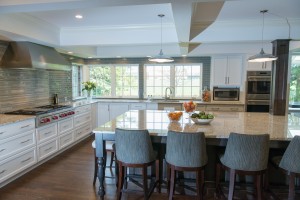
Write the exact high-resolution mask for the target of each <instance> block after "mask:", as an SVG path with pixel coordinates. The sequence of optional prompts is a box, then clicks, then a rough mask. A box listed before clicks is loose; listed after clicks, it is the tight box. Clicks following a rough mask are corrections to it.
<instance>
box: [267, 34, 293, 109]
mask: <svg viewBox="0 0 300 200" xmlns="http://www.w3.org/2000/svg"><path fill="white" fill-rule="evenodd" d="M272 43H273V55H274V56H277V57H278V59H277V60H276V61H273V65H272V85H271V102H270V103H271V104H270V114H273V115H285V114H286V103H287V101H288V97H287V87H288V85H287V84H288V67H289V66H288V61H289V43H290V40H289V39H288V40H274V41H273V42H272Z"/></svg>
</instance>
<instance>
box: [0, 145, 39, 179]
mask: <svg viewBox="0 0 300 200" xmlns="http://www.w3.org/2000/svg"><path fill="white" fill-rule="evenodd" d="M36 162H37V158H36V148H35V147H32V148H30V149H27V150H25V151H22V152H21V153H19V154H16V155H14V156H11V157H9V158H7V159H4V160H2V161H1V162H0V182H2V181H4V180H6V179H8V178H10V177H12V176H14V175H16V174H18V173H20V172H22V171H23V170H25V169H27V168H28V167H30V166H32V165H34V164H35V163H36Z"/></svg>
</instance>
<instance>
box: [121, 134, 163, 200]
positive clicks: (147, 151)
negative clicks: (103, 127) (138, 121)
mask: <svg viewBox="0 0 300 200" xmlns="http://www.w3.org/2000/svg"><path fill="white" fill-rule="evenodd" d="M115 138H116V143H115V145H116V157H117V163H118V166H119V179H118V191H117V199H118V200H120V199H121V197H122V192H123V191H122V189H123V185H124V177H125V168H127V167H132V168H142V174H143V190H144V191H143V192H144V199H145V200H146V199H149V198H150V196H151V194H152V192H153V190H154V188H155V187H156V186H157V185H158V191H159V192H160V183H159V160H158V159H157V160H156V156H157V153H156V152H155V151H153V147H152V143H151V139H150V135H149V132H148V130H125V129H118V128H117V129H116V131H115ZM154 163H155V169H156V170H155V171H156V172H155V182H154V183H153V184H152V186H151V187H150V189H149V190H148V182H147V167H148V166H151V165H153V164H154Z"/></svg>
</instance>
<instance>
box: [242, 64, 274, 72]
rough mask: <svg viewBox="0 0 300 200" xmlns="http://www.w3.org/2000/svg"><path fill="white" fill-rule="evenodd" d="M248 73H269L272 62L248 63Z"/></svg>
mask: <svg viewBox="0 0 300 200" xmlns="http://www.w3.org/2000/svg"><path fill="white" fill-rule="evenodd" d="M247 70H248V71H271V70H272V62H248V66H247Z"/></svg>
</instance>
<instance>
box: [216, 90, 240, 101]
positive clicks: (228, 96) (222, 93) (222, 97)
mask: <svg viewBox="0 0 300 200" xmlns="http://www.w3.org/2000/svg"><path fill="white" fill-rule="evenodd" d="M239 99H240V88H237V87H234V88H231V87H214V88H213V100H214V101H238V100H239Z"/></svg>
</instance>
